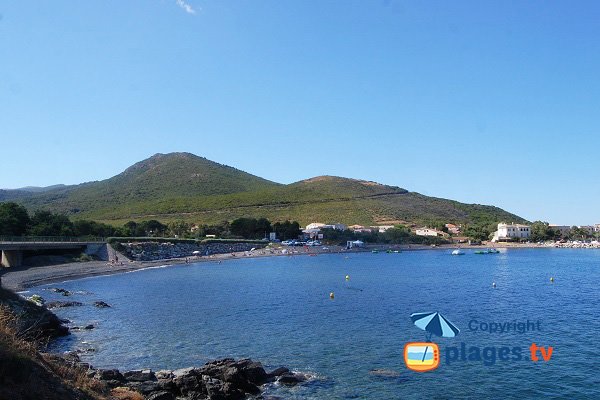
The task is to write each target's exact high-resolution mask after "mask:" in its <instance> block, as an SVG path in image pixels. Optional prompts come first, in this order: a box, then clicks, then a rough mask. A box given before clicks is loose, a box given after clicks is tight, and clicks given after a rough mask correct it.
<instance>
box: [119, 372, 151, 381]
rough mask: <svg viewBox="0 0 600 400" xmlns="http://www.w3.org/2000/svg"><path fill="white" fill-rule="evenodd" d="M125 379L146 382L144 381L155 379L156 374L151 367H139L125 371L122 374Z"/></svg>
mask: <svg viewBox="0 0 600 400" xmlns="http://www.w3.org/2000/svg"><path fill="white" fill-rule="evenodd" d="M123 376H124V377H125V379H127V380H128V381H129V382H146V381H155V380H156V376H155V375H154V372H152V370H151V369H143V370H142V369H140V370H134V371H127V372H125V373H124V374H123Z"/></svg>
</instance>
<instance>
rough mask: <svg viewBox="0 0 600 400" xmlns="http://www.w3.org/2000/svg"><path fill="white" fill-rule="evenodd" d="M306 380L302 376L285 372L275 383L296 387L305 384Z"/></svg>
mask: <svg viewBox="0 0 600 400" xmlns="http://www.w3.org/2000/svg"><path fill="white" fill-rule="evenodd" d="M306 380H307V378H306V376H305V375H304V374H298V373H293V372H287V373H285V374H282V375H281V376H279V378H277V382H279V383H281V384H282V385H285V386H296V385H297V384H299V383H302V382H306Z"/></svg>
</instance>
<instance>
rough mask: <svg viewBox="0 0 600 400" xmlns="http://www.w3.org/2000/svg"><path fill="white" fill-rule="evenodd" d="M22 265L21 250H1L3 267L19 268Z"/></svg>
mask: <svg viewBox="0 0 600 400" xmlns="http://www.w3.org/2000/svg"><path fill="white" fill-rule="evenodd" d="M21 264H23V252H22V251H21V250H2V266H3V267H7V268H10V267H20V266H21Z"/></svg>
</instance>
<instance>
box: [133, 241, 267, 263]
mask: <svg viewBox="0 0 600 400" xmlns="http://www.w3.org/2000/svg"><path fill="white" fill-rule="evenodd" d="M265 245H266V243H265V244H257V243H210V244H198V243H172V242H131V243H121V249H122V251H123V253H124V254H126V255H127V257H129V258H131V259H132V260H137V261H156V260H166V259H169V258H183V257H192V256H194V255H195V254H199V255H202V256H206V255H211V254H227V253H237V252H241V251H250V250H251V249H252V248H262V247H264V246H265ZM195 252H196V253H195Z"/></svg>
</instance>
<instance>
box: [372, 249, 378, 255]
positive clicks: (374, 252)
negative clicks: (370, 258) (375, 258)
mask: <svg viewBox="0 0 600 400" xmlns="http://www.w3.org/2000/svg"><path fill="white" fill-rule="evenodd" d="M371 253H373V254H377V253H379V250H371Z"/></svg>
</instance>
